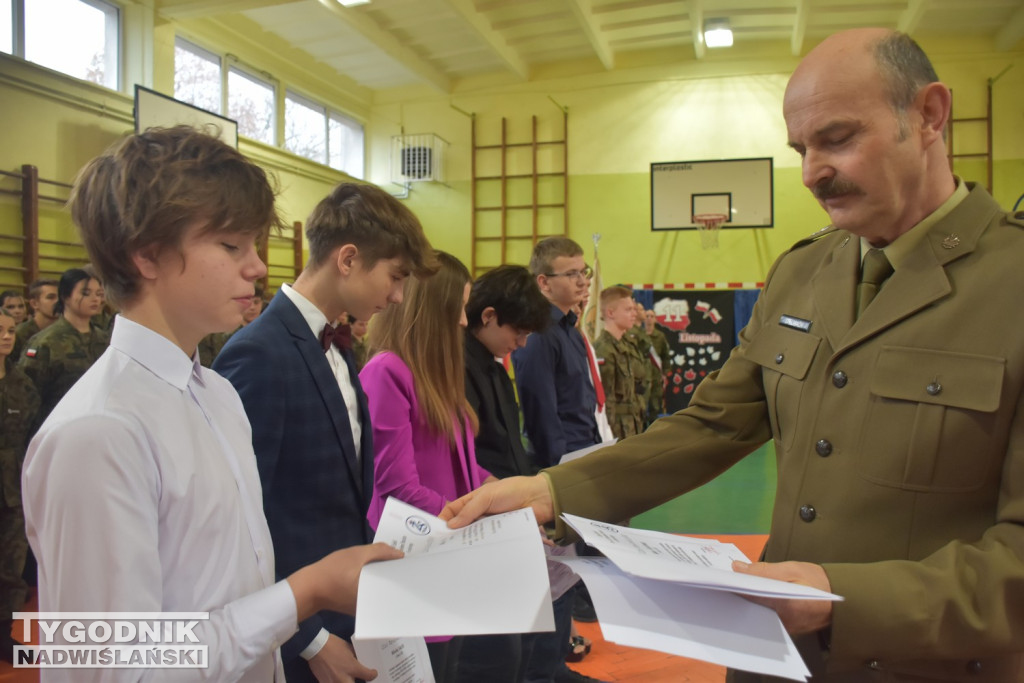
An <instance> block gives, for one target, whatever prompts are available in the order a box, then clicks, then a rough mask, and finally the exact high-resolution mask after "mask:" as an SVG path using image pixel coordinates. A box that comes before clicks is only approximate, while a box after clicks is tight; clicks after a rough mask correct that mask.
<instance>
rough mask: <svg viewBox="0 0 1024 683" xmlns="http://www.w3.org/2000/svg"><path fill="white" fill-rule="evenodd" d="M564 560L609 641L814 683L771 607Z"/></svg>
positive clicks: (606, 565) (608, 565)
mask: <svg viewBox="0 0 1024 683" xmlns="http://www.w3.org/2000/svg"><path fill="white" fill-rule="evenodd" d="M559 561H560V562H563V563H565V564H566V565H568V566H569V567H571V568H572V569H573V571H575V572H576V573H577V574H579V576H580V577H581V578H582V579H583V581H584V582H585V583H586V584H587V589H588V590H589V591H590V596H591V598H593V600H594V609H595V610H596V611H597V618H598V622H599V623H600V625H601V633H602V635H603V636H604V638H605V640H609V641H612V642H615V643H619V644H620V645H627V646H631V647H640V648H646V649H648V650H658V651H659V652H667V653H669V654H674V655H679V656H681V657H690V658H692V659H699V660H702V661H705V662H711V663H713V664H718V665H720V666H727V667H731V668H733V669H741V670H743V671H751V672H754V673H761V674H767V675H770V676H779V677H783V678H789V679H792V680H796V681H805V680H807V678H808V677H809V676H810V672H809V671H808V670H807V667H806V665H805V664H804V662H803V660H802V659H801V658H800V654H799V652H797V649H796V646H795V645H794V644H793V641H792V639H791V638H790V637H789V634H788V633H786V630H785V629H784V628H783V627H782V622H781V621H780V620H779V616H778V615H777V614H776V613H775V612H774V611H772V610H771V609H769V608H767V607H764V606H762V605H757V604H754V603H752V602H750V601H749V600H745V599H744V598H742V597H741V596H739V595H734V594H732V593H726V592H723V591H709V590H705V589H703V588H694V587H691V586H684V585H680V584H677V583H669V582H667V581H657V580H653V579H643V578H639V577H636V576H632V575H630V574H627V573H625V572H624V571H622V570H621V569H620V568H619V567H616V566H615V563H614V562H612V561H611V560H610V559H608V558H603V557H602V558H592V557H572V558H564V559H559Z"/></svg>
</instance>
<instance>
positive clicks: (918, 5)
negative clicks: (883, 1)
mask: <svg viewBox="0 0 1024 683" xmlns="http://www.w3.org/2000/svg"><path fill="white" fill-rule="evenodd" d="M929 5H931V0H910V2H908V3H907V9H905V10H903V12H901V13H900V19H899V21H898V22H897V23H896V29H897V30H899V31H903V32H904V33H906V34H907V35H914V33H915V32H916V31H917V27H918V26H920V25H921V19H923V18H924V15H925V13H926V12H927V11H928V6H929Z"/></svg>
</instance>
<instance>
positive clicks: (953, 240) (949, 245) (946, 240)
mask: <svg viewBox="0 0 1024 683" xmlns="http://www.w3.org/2000/svg"><path fill="white" fill-rule="evenodd" d="M959 246H960V238H959V237H958V236H957V235H955V234H953V233H950V234H948V235H946V236H945V237H943V238H942V248H943V249H956V248H957V247H959Z"/></svg>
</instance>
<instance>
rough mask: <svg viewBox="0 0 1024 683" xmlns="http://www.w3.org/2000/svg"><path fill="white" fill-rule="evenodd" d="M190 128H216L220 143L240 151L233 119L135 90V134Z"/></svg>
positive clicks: (147, 91) (146, 90) (165, 96)
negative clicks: (171, 128)
mask: <svg viewBox="0 0 1024 683" xmlns="http://www.w3.org/2000/svg"><path fill="white" fill-rule="evenodd" d="M178 125H187V126H194V127H196V128H204V127H207V126H212V129H210V132H211V133H213V132H216V134H217V135H219V137H220V139H221V140H223V141H224V142H225V143H226V144H228V145H231V146H232V147H234V148H235V149H237V148H238V123H237V122H236V121H234V120H233V119H229V118H226V117H224V116H221V115H219V114H214V113H213V112H209V111H206V110H205V109H200V108H199V107H194V106H192V105H191V104H189V103H188V102H182V101H181V100H176V99H174V98H173V97H168V96H167V95H164V94H162V93H158V92H157V91H155V90H150V89H149V88H143V87H142V86H141V85H136V86H135V132H136V133H144V132H145V131H146V129H148V128H156V127H160V128H170V127H172V126H178Z"/></svg>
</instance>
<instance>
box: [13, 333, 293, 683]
mask: <svg viewBox="0 0 1024 683" xmlns="http://www.w3.org/2000/svg"><path fill="white" fill-rule="evenodd" d="M22 487H23V498H24V507H25V521H26V528H27V531H28V538H29V542H30V543H31V545H32V549H33V551H34V552H35V554H36V557H37V558H38V560H39V606H40V610H41V611H107V612H120V611H142V612H161V611H162V612H168V611H193V612H194V611H203V612H209V613H210V619H209V621H200V622H199V626H198V627H197V628H196V629H195V633H196V635H197V636H198V638H199V640H200V643H199V644H201V645H208V646H209V667H208V668H206V669H77V670H76V669H44V670H42V672H41V673H42V679H43V681H55V680H66V679H70V678H73V680H75V681H100V680H103V681H107V680H116V681H128V680H160V679H164V678H168V679H169V678H174V679H175V680H181V679H182V678H183V676H184V677H185V678H187V679H191V680H210V681H271V680H273V679H275V678H276V679H277V680H278V681H283V680H284V674H283V671H282V669H281V664H280V656H279V654H278V652H277V648H278V647H279V646H280V644H281V643H283V642H284V641H285V640H287V639H288V638H289V637H291V635H292V634H293V633H295V631H296V630H297V623H296V606H295V598H294V596H293V594H292V592H291V589H290V587H289V586H288V584H287V583H286V582H284V581H281V582H279V583H276V584H275V583H274V552H273V546H272V545H271V539H270V531H269V530H268V528H267V523H266V518H265V517H264V516H263V505H262V492H261V489H260V480H259V474H258V472H257V470H256V458H255V455H254V454H253V450H252V434H251V430H250V427H249V423H248V421H247V420H246V417H245V411H244V410H243V408H242V403H241V401H240V400H239V398H238V394H237V393H235V390H234V389H233V388H232V386H231V384H230V383H228V382H227V380H225V379H224V378H222V377H221V376H220V375H218V374H216V373H215V372H213V371H212V370H209V369H207V368H204V367H202V366H201V365H199V358H198V355H196V356H195V357H194V358H192V359H189V358H188V356H186V355H185V354H184V353H182V351H181V350H180V349H179V348H178V347H177V346H175V345H174V344H173V343H171V342H170V341H169V340H168V339H166V338H164V337H162V336H161V335H159V334H157V333H156V332H154V331H152V330H150V329H148V328H146V327H143V326H141V325H138V324H136V323H134V322H132V321H130V320H127V319H125V318H122V317H118V318H117V321H116V324H115V326H114V331H113V335H112V338H111V341H110V348H109V349H107V351H106V352H105V353H104V354H103V355H102V356H101V357H100V358H99V360H97V361H96V363H95V364H94V365H93V366H92V367H91V368H90V369H89V370H88V372H86V374H85V375H84V376H83V377H82V378H81V379H80V380H79V381H78V382H77V383H76V384H75V385H74V386H73V387H72V388H71V390H70V391H69V392H68V393H67V395H66V396H65V397H64V399H63V400H61V402H60V403H59V404H58V405H57V407H56V409H55V410H54V411H53V413H51V414H50V416H49V418H47V420H46V421H45V422H44V423H43V426H42V427H41V428H40V430H39V432H38V434H37V435H36V436H35V438H34V439H33V440H32V443H31V445H30V446H29V449H28V455H27V457H26V459H25V466H24V470H23V475H22Z"/></svg>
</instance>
